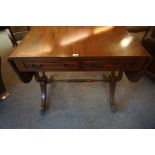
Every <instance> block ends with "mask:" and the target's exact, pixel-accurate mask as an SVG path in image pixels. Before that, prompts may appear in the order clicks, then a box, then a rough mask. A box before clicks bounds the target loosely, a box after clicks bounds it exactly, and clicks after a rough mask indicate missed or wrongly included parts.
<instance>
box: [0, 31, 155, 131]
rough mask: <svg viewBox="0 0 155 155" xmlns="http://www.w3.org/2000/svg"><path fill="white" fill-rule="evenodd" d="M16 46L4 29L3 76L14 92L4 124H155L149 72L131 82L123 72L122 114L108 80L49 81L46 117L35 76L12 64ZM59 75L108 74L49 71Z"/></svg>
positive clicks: (2, 114)
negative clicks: (24, 76)
mask: <svg viewBox="0 0 155 155" xmlns="http://www.w3.org/2000/svg"><path fill="white" fill-rule="evenodd" d="M11 51H12V45H11V42H10V41H9V39H8V37H7V35H6V33H5V31H2V32H0V55H1V56H2V60H3V62H2V75H3V80H4V83H5V85H6V89H7V91H8V92H10V94H11V95H10V96H9V97H8V98H7V99H6V100H5V101H4V102H2V103H0V128H5V129H6V128H8V129H16V128H17V129H23V128H27V129H34V128H38V129H44V128H49V129H118V128H122V129H146V128H150V129H153V128H155V80H153V79H150V78H148V77H146V76H144V77H142V79H141V80H140V81H139V82H137V83H131V82H129V81H128V80H127V78H126V76H125V75H124V76H123V79H122V81H121V82H119V83H118V84H117V89H116V101H117V104H118V112H117V113H111V111H110V105H109V85H108V83H103V82H96V83H57V82H54V83H52V84H50V85H48V103H49V108H48V110H47V111H46V113H45V114H44V115H43V116H41V115H40V112H39V109H40V87H39V84H38V83H36V82H35V80H34V79H33V80H32V82H31V83H29V84H24V83H22V82H21V81H20V80H19V79H18V77H17V76H16V74H15V73H14V72H13V70H12V68H11V67H10V65H9V64H8V62H7V57H8V55H9V54H10V53H11ZM48 74H53V75H54V77H55V78H57V79H58V78H74V77H76V78H81V77H84V78H87V77H89V78H102V75H103V72H93V73H90V72H83V73H81V72H77V73H75V74H72V73H60V72H56V73H48Z"/></svg>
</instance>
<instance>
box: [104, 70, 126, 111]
mask: <svg viewBox="0 0 155 155" xmlns="http://www.w3.org/2000/svg"><path fill="white" fill-rule="evenodd" d="M122 76H123V71H119V72H118V75H116V72H111V73H110V75H109V77H108V78H106V77H104V81H105V82H109V86H110V105H111V111H112V112H114V113H115V112H116V111H117V108H116V104H115V90H116V83H117V81H120V80H121V79H122Z"/></svg>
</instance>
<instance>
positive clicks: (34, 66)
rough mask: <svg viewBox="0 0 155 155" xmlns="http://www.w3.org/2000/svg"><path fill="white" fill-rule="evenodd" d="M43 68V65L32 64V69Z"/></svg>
mask: <svg viewBox="0 0 155 155" xmlns="http://www.w3.org/2000/svg"><path fill="white" fill-rule="evenodd" d="M41 67H42V65H41V64H32V68H35V69H40V68H41Z"/></svg>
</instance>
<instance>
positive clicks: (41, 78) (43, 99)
mask: <svg viewBox="0 0 155 155" xmlns="http://www.w3.org/2000/svg"><path fill="white" fill-rule="evenodd" d="M35 79H36V81H37V82H39V83H40V88H41V109H40V110H41V114H43V113H44V112H45V110H46V108H47V84H48V83H51V82H53V78H48V77H47V76H46V75H45V72H42V75H39V73H38V72H37V73H35Z"/></svg>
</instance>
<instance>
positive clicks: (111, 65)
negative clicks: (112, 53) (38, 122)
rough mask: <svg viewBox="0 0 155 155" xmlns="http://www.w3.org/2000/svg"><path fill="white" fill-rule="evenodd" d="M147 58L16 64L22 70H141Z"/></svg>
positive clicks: (20, 62) (25, 62)
mask: <svg viewBox="0 0 155 155" xmlns="http://www.w3.org/2000/svg"><path fill="white" fill-rule="evenodd" d="M144 63H145V60H143V59H142V60H138V61H137V60H128V61H125V60H121V61H119V60H103V61H56V62H51V61H47V62H46V61H43V62H42V61H24V62H22V61H19V62H16V66H17V67H18V68H19V70H21V71H103V70H104V71H108V70H139V69H141V68H142V67H143V64H144Z"/></svg>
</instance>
